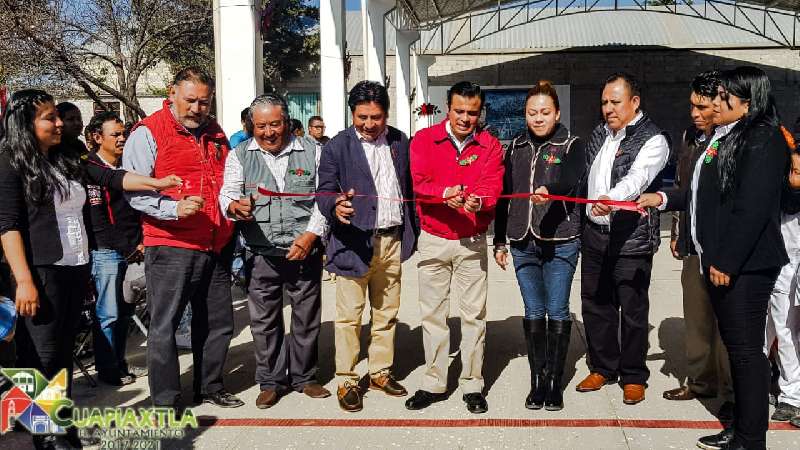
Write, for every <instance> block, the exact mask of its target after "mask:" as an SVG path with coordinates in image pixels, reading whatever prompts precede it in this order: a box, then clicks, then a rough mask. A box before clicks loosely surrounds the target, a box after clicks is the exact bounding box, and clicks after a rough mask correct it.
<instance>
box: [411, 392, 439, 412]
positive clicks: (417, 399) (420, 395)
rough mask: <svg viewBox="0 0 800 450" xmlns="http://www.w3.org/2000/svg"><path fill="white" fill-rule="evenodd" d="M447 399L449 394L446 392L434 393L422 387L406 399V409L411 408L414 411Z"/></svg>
mask: <svg viewBox="0 0 800 450" xmlns="http://www.w3.org/2000/svg"><path fill="white" fill-rule="evenodd" d="M445 399H447V394H446V393H444V392H442V393H433V392H428V391H423V390H421V389H420V390H419V391H417V392H415V393H414V395H413V396H411V398H410V399H408V400H406V409H410V410H412V411H416V410H419V409H425V408H427V407H428V406H431V405H432V404H434V403H436V402H440V401H442V400H445Z"/></svg>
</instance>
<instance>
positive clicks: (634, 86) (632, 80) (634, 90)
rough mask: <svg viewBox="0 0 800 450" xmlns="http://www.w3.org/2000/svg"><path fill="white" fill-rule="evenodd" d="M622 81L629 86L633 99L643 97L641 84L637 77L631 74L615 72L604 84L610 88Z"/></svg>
mask: <svg viewBox="0 0 800 450" xmlns="http://www.w3.org/2000/svg"><path fill="white" fill-rule="evenodd" d="M617 80H622V81H624V82H625V84H627V85H628V89H630V91H631V97H641V96H642V89H641V88H640V87H639V82H638V81H637V80H636V77H634V76H633V75H631V74H629V73H628V72H614V73H612V74H611V75H609V76H608V78H606V82H605V83H603V87H605V86H608V85H609V84H611V83H613V82H615V81H617Z"/></svg>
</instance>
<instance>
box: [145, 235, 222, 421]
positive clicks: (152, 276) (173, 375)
mask: <svg viewBox="0 0 800 450" xmlns="http://www.w3.org/2000/svg"><path fill="white" fill-rule="evenodd" d="M228 247H229V248H226V249H225V250H223V252H222V253H221V254H220V255H217V254H213V253H208V252H201V251H198V250H189V249H183V248H175V247H166V246H156V247H148V248H147V249H146V250H145V262H144V267H145V275H146V280H147V306H148V309H149V310H150V330H149V334H148V337H147V369H148V371H149V373H150V376H149V377H148V382H149V384H150V397H151V400H152V402H153V405H157V406H173V405H175V404H176V403H177V401H178V398H179V396H180V393H181V384H180V365H179V364H178V349H177V347H176V345H175V331H176V330H177V329H178V324H179V323H180V320H181V316H182V315H183V310H184V309H185V308H186V304H187V303H189V302H191V304H192V355H193V361H194V365H193V374H194V384H193V387H194V393H195V394H211V393H215V392H218V391H220V390H221V389H222V388H223V384H222V375H223V369H224V366H225V360H226V358H227V357H228V346H229V345H230V342H231V338H232V336H233V304H232V298H231V259H232V252H233V249H232V246H228Z"/></svg>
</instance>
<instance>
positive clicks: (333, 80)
mask: <svg viewBox="0 0 800 450" xmlns="http://www.w3.org/2000/svg"><path fill="white" fill-rule="evenodd" d="M344 32H345V22H344V0H323V1H321V2H319V34H320V36H319V37H320V52H319V53H320V84H321V85H322V86H321V88H320V101H321V103H322V118H323V119H324V120H325V128H326V129H325V131H326V134H327V135H328V136H329V137H333V136H335V135H336V134H337V133H338V132H340V131H342V130H344V129H345V127H346V123H347V122H346V121H345V118H346V116H345V114H347V112H346V104H347V101H346V96H347V90H346V86H345V82H344V46H345V39H344Z"/></svg>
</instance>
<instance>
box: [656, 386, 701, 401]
mask: <svg viewBox="0 0 800 450" xmlns="http://www.w3.org/2000/svg"><path fill="white" fill-rule="evenodd" d="M697 397H698V396H697V395H696V394H695V393H694V392H692V390H691V389H689V386H681V387H679V388H676V389H670V390H668V391H664V398H665V399H667V400H694V399H696V398H697Z"/></svg>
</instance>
